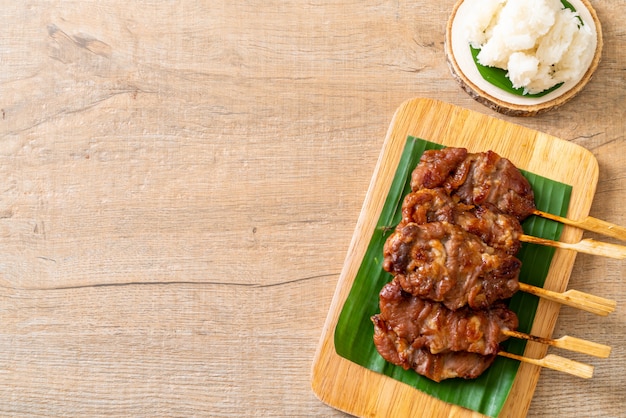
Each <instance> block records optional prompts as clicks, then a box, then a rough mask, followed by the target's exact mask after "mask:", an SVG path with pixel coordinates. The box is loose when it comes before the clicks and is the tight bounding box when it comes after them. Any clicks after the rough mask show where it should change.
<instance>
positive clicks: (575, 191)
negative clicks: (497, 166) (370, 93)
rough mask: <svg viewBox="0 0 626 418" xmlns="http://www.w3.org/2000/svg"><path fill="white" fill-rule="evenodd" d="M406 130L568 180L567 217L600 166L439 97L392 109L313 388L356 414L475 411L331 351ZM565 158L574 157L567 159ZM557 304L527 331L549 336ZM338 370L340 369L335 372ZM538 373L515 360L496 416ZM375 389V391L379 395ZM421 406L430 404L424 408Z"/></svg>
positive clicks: (562, 268)
mask: <svg viewBox="0 0 626 418" xmlns="http://www.w3.org/2000/svg"><path fill="white" fill-rule="evenodd" d="M409 135H411V136H417V137H418V138H428V139H429V140H431V141H433V142H436V143H439V144H443V145H446V146H456V147H464V148H467V149H468V150H469V151H470V152H477V151H480V150H484V149H491V150H493V151H495V152H497V153H499V154H500V155H502V156H504V157H506V158H508V159H510V160H511V161H513V162H514V163H515V164H516V165H517V166H518V167H519V168H521V169H524V170H527V171H530V172H533V173H535V174H539V175H541V176H544V177H550V178H551V179H553V180H556V181H560V182H567V183H568V184H570V185H571V186H572V195H571V202H570V205H569V209H568V214H567V215H568V217H571V218H573V219H578V218H583V217H585V216H587V214H588V212H589V209H590V207H591V204H592V202H593V197H594V194H595V189H596V184H597V179H598V164H597V161H596V159H595V157H594V156H593V155H592V154H591V153H590V152H589V151H588V150H586V149H585V148H583V147H580V146H577V145H575V144H572V143H571V142H568V141H564V140H562V139H559V138H556V137H553V136H550V135H547V134H545V133H542V132H538V131H534V130H531V129H528V128H524V127H522V126H521V125H518V124H512V123H508V122H506V121H502V120H500V119H496V118H492V117H489V116H485V115H484V114H482V113H478V112H472V111H469V110H467V109H462V108H459V107H458V106H454V105H450V104H447V103H444V102H441V101H436V100H432V99H414V100H408V101H406V102H404V103H403V104H402V105H401V106H400V107H399V108H398V110H397V112H396V113H395V114H394V117H393V121H392V123H391V125H390V128H389V132H388V133H387V136H386V138H385V143H384V145H383V149H382V151H381V155H380V157H379V159H378V163H377V165H376V170H375V172H374V175H373V178H372V182H371V184H370V188H369V190H368V193H367V196H366V199H365V203H364V205H363V209H362V211H361V215H360V217H359V220H358V223H357V227H356V230H355V232H354V236H353V239H352V242H351V245H350V249H349V252H348V256H347V257H346V263H345V265H344V269H343V271H342V274H341V276H340V278H339V283H338V285H337V291H336V293H335V295H334V298H333V303H332V305H331V308H330V311H329V315H328V319H327V322H326V324H325V327H324V332H323V334H322V339H321V342H320V346H319V348H318V352H317V354H316V360H315V362H314V365H313V388H314V390H315V392H316V394H318V396H319V397H320V399H322V400H324V401H325V402H327V403H328V404H330V405H332V406H335V407H337V408H338V409H340V410H343V411H346V412H349V413H351V414H354V415H357V416H360V417H361V416H376V417H386V416H421V417H424V418H426V417H442V418H443V417H451V416H454V417H461V416H462V417H471V416H474V415H475V413H473V412H470V411H467V410H464V409H461V408H458V407H455V406H452V405H450V404H447V403H445V402H441V401H438V400H434V399H431V398H430V397H429V396H428V395H426V394H424V393H422V392H419V391H417V390H415V389H413V388H411V387H409V386H407V385H404V384H402V383H400V382H398V381H393V380H392V379H389V378H387V377H385V376H382V375H378V374H375V373H371V372H369V371H366V370H365V369H364V368H362V367H358V366H355V365H353V364H351V363H350V362H349V361H348V360H346V359H344V358H342V357H340V356H339V355H338V354H337V353H336V352H335V347H334V332H335V327H336V325H337V321H338V318H339V315H340V313H341V310H342V307H343V305H344V303H345V301H346V299H347V298H348V294H349V292H350V289H351V288H352V285H353V282H354V280H355V276H356V273H357V271H358V270H359V267H360V266H361V263H362V260H363V257H364V256H365V252H366V251H367V246H368V244H369V241H370V237H371V236H372V233H373V232H374V229H375V228H376V225H377V223H378V219H379V217H380V213H381V211H382V209H383V205H384V202H385V200H386V198H387V193H388V191H389V188H390V186H391V183H392V182H393V177H394V175H395V172H396V169H397V167H398V163H399V161H400V156H401V154H402V151H403V149H404V146H405V143H406V141H407V137H408V136H409ZM555 155H560V156H562V157H563V160H561V162H560V163H559V164H554V165H549V164H548V162H549V161H552V160H553V159H554V156H555ZM570 161H576V163H575V164H570V163H569V162H570ZM581 236H582V231H581V230H580V229H577V228H571V227H564V229H563V233H562V235H561V240H563V241H564V242H578V240H580V237H581ZM575 257H576V254H575V252H573V251H564V250H561V249H559V250H557V251H556V252H555V255H554V258H553V260H552V263H551V266H550V271H549V273H548V276H547V277H546V280H545V284H544V287H545V288H546V289H551V290H554V291H558V292H562V291H563V290H565V289H566V288H567V283H568V280H569V276H570V273H571V270H572V268H573V264H574V260H575ZM559 309H560V305H558V304H555V303H553V302H546V301H545V300H541V301H540V304H539V306H538V308H537V312H536V319H535V321H534V322H533V326H532V328H531V334H533V335H537V336H549V335H551V334H552V332H553V329H554V326H555V322H556V319H557V317H558V313H559ZM547 348H548V347H547V346H546V345H544V344H538V343H529V344H528V345H527V347H526V350H525V352H524V355H525V356H526V357H529V358H535V359H540V358H543V357H545V356H546V354H547ZM336 370H341V372H338V373H336V372H335V371H336ZM540 373H541V368H540V367H538V366H535V365H530V364H527V363H524V364H521V365H520V368H519V371H518V373H517V375H516V378H515V381H514V383H513V387H512V388H511V393H510V394H509V397H508V398H507V402H506V403H505V406H504V408H503V409H502V412H501V413H500V416H507V417H523V416H525V415H526V413H527V411H528V409H529V406H530V403H531V400H532V397H533V392H534V389H535V386H536V384H537V381H538V379H539V375H540ZM587 376H588V375H587ZM384 386H390V387H393V390H392V391H390V395H389V397H385V396H384V395H383V394H382V392H383V391H382V387H384ZM346 392H347V393H346ZM377 393H380V395H378V396H376V394H377ZM369 399H376V400H377V402H376V404H373V405H370V403H369V402H368V401H369ZM425 404H428V405H429V407H428V408H426V407H424V406H423V405H425Z"/></svg>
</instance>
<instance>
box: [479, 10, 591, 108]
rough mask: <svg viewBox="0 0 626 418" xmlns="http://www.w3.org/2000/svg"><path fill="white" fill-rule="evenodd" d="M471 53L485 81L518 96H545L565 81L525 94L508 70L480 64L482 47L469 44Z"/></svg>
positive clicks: (581, 21) (581, 22)
mask: <svg viewBox="0 0 626 418" xmlns="http://www.w3.org/2000/svg"><path fill="white" fill-rule="evenodd" d="M561 3H562V4H563V7H564V8H566V9H570V10H571V11H573V12H576V9H575V8H574V6H572V5H571V4H570V3H569V2H567V1H566V0H561ZM578 20H579V21H580V24H581V25H583V24H584V23H583V20H582V19H581V18H580V17H578ZM469 48H470V51H471V54H472V59H473V60H474V64H476V69H478V72H479V73H480V75H481V76H482V78H484V79H485V81H487V82H489V83H491V84H493V85H494V86H496V87H498V88H500V89H502V90H504V91H506V92H508V93H511V94H515V95H517V96H524V97H541V96H545V95H546V94H548V93H551V92H553V91H554V90H556V89H558V88H559V87H561V86H562V85H563V83H559V84H557V85H555V86H552V87H550V88H549V89H547V90H544V91H542V92H539V93H535V94H524V88H523V87H520V88H517V89H516V88H514V87H513V83H512V82H511V80H510V79H509V78H508V77H507V73H508V72H507V71H506V70H503V69H502V68H496V67H487V66H484V65H482V64H480V63H479V62H478V58H477V57H478V53H479V52H480V49H478V48H474V47H472V46H469Z"/></svg>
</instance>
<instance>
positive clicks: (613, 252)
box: [520, 235, 626, 260]
mask: <svg viewBox="0 0 626 418" xmlns="http://www.w3.org/2000/svg"><path fill="white" fill-rule="evenodd" d="M520 241H522V242H528V243H531V244H539V245H547V246H550V247H555V248H563V249H566V250H574V251H578V252H581V253H585V254H592V255H601V256H604V257H610V258H617V259H619V260H623V259H625V258H626V247H625V246H622V245H616V244H609V243H607V242H600V241H596V240H593V239H590V238H587V239H583V240H581V241H578V242H576V243H573V244H569V243H567V242H560V241H552V240H549V239H545V238H537V237H533V236H531V235H522V236H521V237H520Z"/></svg>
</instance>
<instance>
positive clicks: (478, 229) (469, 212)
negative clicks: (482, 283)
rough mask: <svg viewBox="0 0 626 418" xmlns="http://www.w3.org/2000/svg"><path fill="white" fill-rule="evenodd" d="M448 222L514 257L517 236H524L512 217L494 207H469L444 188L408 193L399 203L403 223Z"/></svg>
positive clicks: (518, 247)
mask: <svg viewBox="0 0 626 418" xmlns="http://www.w3.org/2000/svg"><path fill="white" fill-rule="evenodd" d="M438 221H439V222H442V221H445V222H449V223H453V224H456V225H459V226H460V227H461V228H463V229H464V230H465V231H467V232H470V233H472V234H474V235H477V236H478V237H479V238H481V239H482V240H483V241H484V242H485V243H486V244H487V245H489V246H491V247H493V248H494V249H496V250H500V251H504V252H506V253H507V254H510V255H515V254H516V253H517V252H518V251H519V249H520V247H521V242H520V240H519V237H520V236H521V235H522V234H523V233H524V231H523V229H522V226H521V224H520V223H519V221H518V220H517V218H515V217H514V216H512V215H508V214H506V213H503V212H501V211H500V210H498V209H497V208H496V207H495V206H492V205H490V204H485V205H484V206H473V205H466V204H464V203H460V202H459V199H458V197H452V196H450V195H448V193H447V192H446V190H445V189H443V188H435V189H420V190H418V191H415V192H411V193H409V194H408V195H406V197H405V198H404V201H403V203H402V221H401V222H400V225H401V226H400V228H401V227H402V225H403V224H408V223H411V222H414V223H417V224H426V223H429V222H438Z"/></svg>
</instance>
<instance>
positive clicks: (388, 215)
mask: <svg viewBox="0 0 626 418" xmlns="http://www.w3.org/2000/svg"><path fill="white" fill-rule="evenodd" d="M441 148H443V146H442V145H439V144H435V143H433V142H428V141H425V140H423V139H419V138H414V137H408V139H407V142H406V145H405V148H404V150H403V153H402V156H401V160H400V163H399V165H398V169H397V171H396V173H395V176H394V180H393V183H392V185H391V188H390V190H389V194H388V196H387V199H386V201H385V206H384V208H383V210H382V213H381V215H380V218H379V220H378V223H377V228H376V229H375V231H374V233H373V235H372V237H371V239H370V243H369V245H368V248H367V251H366V253H365V256H364V258H363V260H362V263H361V265H360V268H359V270H358V272H357V275H356V277H355V280H354V283H353V285H352V288H351V289H350V293H349V295H348V299H347V300H346V303H345V304H344V306H343V308H342V311H341V313H340V316H339V320H338V323H337V327H336V330H335V334H334V342H335V348H336V351H337V353H338V354H339V355H340V356H342V357H344V358H346V359H348V360H350V361H353V362H355V363H357V364H359V365H361V366H363V367H366V368H368V369H371V370H373V371H375V372H378V373H382V374H385V375H387V376H390V377H392V378H394V379H396V380H399V381H401V382H404V383H406V384H408V385H411V386H413V387H415V388H416V389H418V390H420V391H423V392H425V393H427V394H429V395H431V396H434V397H436V398H438V399H441V400H443V401H445V402H449V403H453V404H456V405H460V406H462V407H465V408H468V409H472V410H475V411H478V412H480V413H482V414H484V415H488V416H493V417H495V416H497V415H498V414H499V412H500V410H501V409H502V406H503V404H504V401H505V400H506V398H507V396H508V394H509V391H510V390H511V385H512V384H513V380H514V378H515V375H516V373H517V369H518V366H519V363H518V362H517V361H516V360H511V359H508V358H503V357H498V358H497V359H496V361H495V362H494V364H493V365H492V366H491V367H490V368H489V369H488V370H487V371H486V372H485V373H483V374H482V375H481V376H480V377H479V378H477V379H474V380H463V379H449V380H444V381H443V382H441V383H436V382H433V381H432V380H429V379H427V378H425V377H422V376H420V375H418V374H417V373H415V372H414V371H412V370H404V369H403V368H401V367H399V366H395V365H393V364H390V363H388V362H386V361H385V360H384V359H383V358H382V357H381V356H380V355H379V354H378V351H376V348H375V346H374V343H373V335H374V327H373V325H372V322H371V321H370V317H371V316H372V315H374V314H376V313H378V312H379V308H378V293H379V292H380V289H381V288H382V287H383V286H384V285H385V284H386V283H387V282H389V281H390V280H391V275H390V274H389V273H387V272H386V271H384V270H383V268H382V261H383V257H382V254H383V245H384V243H385V240H386V239H387V237H388V236H389V235H390V234H391V232H392V231H393V228H394V227H395V225H397V224H398V222H399V221H400V217H401V205H402V201H403V199H404V196H405V195H406V194H407V193H408V192H409V191H410V180H411V172H412V171H413V169H414V168H415V166H416V165H417V163H418V162H419V159H420V157H421V155H422V153H423V152H424V151H425V150H427V149H441ZM523 174H524V175H525V176H526V177H527V178H528V180H529V182H530V183H531V185H532V187H533V191H534V193H535V200H536V205H537V207H538V208H539V209H540V210H543V211H546V212H549V213H553V214H556V215H560V216H565V214H566V212H567V207H568V205H569V200H570V196H571V186H568V185H565V184H562V183H558V182H555V181H552V180H549V179H546V178H544V177H540V176H537V175H534V174H532V173H527V172H524V171H523ZM522 226H523V228H524V231H525V233H526V234H530V235H534V236H537V237H543V238H547V239H553V240H558V238H559V237H560V235H561V230H562V225H561V224H559V223H557V222H553V221H549V220H546V219H543V218H538V217H535V216H532V217H530V218H528V219H527V220H526V221H524V223H523V225H522ZM553 255H554V249H553V248H549V247H545V246H540V245H534V244H524V245H523V246H522V249H521V250H520V252H519V253H518V255H517V256H518V258H520V260H521V261H522V270H521V272H520V281H522V282H525V283H529V284H532V285H535V286H543V283H544V281H545V278H546V276H547V273H548V270H549V268H550V261H551V260H552V256H553ZM537 304H538V298H537V297H535V296H533V295H530V294H527V293H523V292H518V293H517V294H515V295H514V296H513V298H511V300H510V302H509V307H510V308H511V309H512V310H513V311H515V312H516V313H517V315H518V317H519V330H520V331H522V332H529V331H530V328H531V326H532V323H533V320H534V317H535V312H536V309H537ZM524 347H525V342H524V341H523V340H516V339H510V340H508V341H507V342H506V343H505V346H504V348H505V350H506V351H508V352H511V353H516V354H523V352H524Z"/></svg>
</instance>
